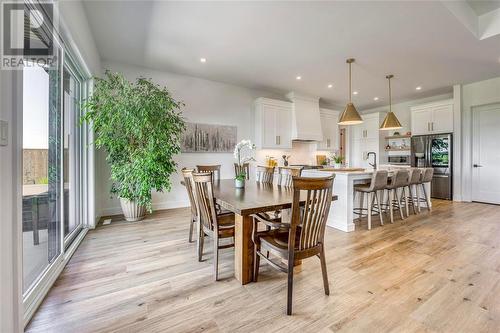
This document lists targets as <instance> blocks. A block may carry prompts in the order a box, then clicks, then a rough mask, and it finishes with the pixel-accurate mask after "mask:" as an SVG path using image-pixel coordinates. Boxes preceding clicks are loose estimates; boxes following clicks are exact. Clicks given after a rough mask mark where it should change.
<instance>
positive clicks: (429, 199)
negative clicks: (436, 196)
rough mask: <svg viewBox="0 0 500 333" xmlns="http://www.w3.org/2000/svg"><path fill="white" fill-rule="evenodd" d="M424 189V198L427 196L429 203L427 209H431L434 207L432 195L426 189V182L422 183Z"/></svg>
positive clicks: (426, 199)
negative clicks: (432, 205)
mask: <svg viewBox="0 0 500 333" xmlns="http://www.w3.org/2000/svg"><path fill="white" fill-rule="evenodd" d="M422 190H423V192H424V198H425V201H426V203H427V209H428V210H429V211H431V210H432V207H431V197H430V195H429V193H427V190H426V189H425V183H422Z"/></svg>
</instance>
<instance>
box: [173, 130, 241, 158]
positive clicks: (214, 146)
mask: <svg viewBox="0 0 500 333" xmlns="http://www.w3.org/2000/svg"><path fill="white" fill-rule="evenodd" d="M235 145H236V126H225V125H209V124H196V123H186V131H185V132H184V134H183V136H182V141H181V151H182V152H183V153H232V152H233V150H234V146H235Z"/></svg>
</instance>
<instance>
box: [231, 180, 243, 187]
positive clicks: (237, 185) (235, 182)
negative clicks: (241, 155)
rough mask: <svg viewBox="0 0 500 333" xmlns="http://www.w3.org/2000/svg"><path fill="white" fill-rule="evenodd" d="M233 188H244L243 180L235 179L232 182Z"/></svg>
mask: <svg viewBox="0 0 500 333" xmlns="http://www.w3.org/2000/svg"><path fill="white" fill-rule="evenodd" d="M234 187H236V188H244V187H245V180H244V179H241V180H240V179H235V180H234Z"/></svg>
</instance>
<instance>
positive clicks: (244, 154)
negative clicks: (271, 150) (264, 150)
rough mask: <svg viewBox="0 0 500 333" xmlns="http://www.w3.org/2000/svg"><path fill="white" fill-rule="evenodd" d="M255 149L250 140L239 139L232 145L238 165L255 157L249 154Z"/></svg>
mask: <svg viewBox="0 0 500 333" xmlns="http://www.w3.org/2000/svg"><path fill="white" fill-rule="evenodd" d="M254 149H255V145H254V144H253V143H252V141H250V140H241V141H240V142H239V143H238V144H237V145H236V146H235V147H234V153H233V155H234V158H235V159H236V160H237V161H238V165H240V166H241V165H243V164H245V163H247V162H249V161H254V160H255V159H254V158H253V157H252V156H251V155H250V152H251V151H252V150H254Z"/></svg>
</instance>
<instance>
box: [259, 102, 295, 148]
mask: <svg viewBox="0 0 500 333" xmlns="http://www.w3.org/2000/svg"><path fill="white" fill-rule="evenodd" d="M254 106H255V144H256V146H257V147H258V148H260V149H262V148H268V149H276V148H278V149H279V148H281V149H291V148H292V137H291V132H292V103H289V102H284V101H279V100H273V99H269V98H259V99H257V100H256V101H255V105H254Z"/></svg>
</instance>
